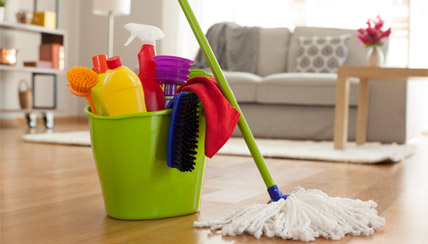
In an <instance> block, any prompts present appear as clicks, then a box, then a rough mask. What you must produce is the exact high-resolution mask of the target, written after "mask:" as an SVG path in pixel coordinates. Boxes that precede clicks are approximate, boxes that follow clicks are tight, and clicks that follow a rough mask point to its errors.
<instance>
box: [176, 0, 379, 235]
mask: <svg viewBox="0 0 428 244" xmlns="http://www.w3.org/2000/svg"><path fill="white" fill-rule="evenodd" d="M178 2H179V4H180V6H181V8H182V10H183V12H184V14H185V16H186V18H187V20H188V22H189V24H190V27H191V28H192V31H193V33H194V34H195V37H196V39H197V41H198V43H199V46H200V47H201V50H202V52H203V53H204V56H205V58H206V60H207V62H208V65H209V67H210V68H211V71H212V72H213V74H214V76H215V77H216V80H217V81H218V84H219V87H220V90H221V91H222V93H223V95H224V96H225V97H226V98H227V100H228V101H229V102H230V103H231V104H232V105H233V107H235V108H236V109H237V110H238V111H239V112H240V113H241V117H240V118H239V122H238V126H239V129H240V131H241V134H242V136H243V137H244V140H245V142H246V144H247V146H248V149H249V150H250V152H251V155H252V156H253V159H254V162H255V163H256V165H257V168H258V170H259V172H260V174H261V176H262V178H263V181H264V182H265V185H266V187H267V188H268V193H269V195H270V197H271V200H272V201H271V203H270V204H256V205H252V206H249V207H244V208H241V209H239V210H238V211H236V212H235V213H232V214H231V215H230V216H229V217H226V218H225V219H223V220H220V221H208V222H195V224H194V226H195V227H210V228H211V229H212V230H215V229H221V230H222V234H223V235H231V236H235V235H242V234H243V233H244V232H246V233H249V234H252V235H254V236H255V237H256V238H259V237H260V236H261V235H263V234H265V235H266V236H268V237H273V236H278V237H280V238H284V239H293V240H302V241H312V240H314V239H315V238H317V237H319V236H322V237H324V238H331V239H334V240H339V239H341V238H343V237H344V236H345V235H347V234H352V235H355V236H356V235H371V234H373V233H374V230H376V229H378V228H380V227H382V226H383V225H384V224H385V219H383V218H381V217H379V216H378V215H377V212H376V210H375V207H376V203H375V202H373V201H371V200H370V201H361V200H352V199H341V198H332V197H329V196H328V195H327V194H325V193H323V192H321V191H319V190H304V189H303V188H297V189H296V190H292V191H291V192H290V194H282V192H281V191H280V190H279V188H278V186H277V185H276V184H275V182H274V180H273V178H272V175H271V174H270V172H269V169H268V168H267V165H266V163H265V161H264V159H263V156H262V154H261V153H260V150H259V148H258V147H257V144H256V142H255V139H254V136H253V135H252V133H251V131H250V128H249V126H248V124H247V122H246V121H245V118H244V116H243V115H242V112H241V110H240V108H239V106H238V103H237V101H236V99H235V97H234V96H233V93H232V90H231V89H230V87H229V85H228V84H227V81H226V79H225V77H224V74H223V72H222V71H221V68H220V66H219V65H218V62H217V59H216V58H215V56H214V53H213V52H212V50H211V47H210V45H209V43H208V41H207V39H206V38H205V36H204V34H203V32H202V30H201V27H200V26H199V23H198V22H197V20H196V18H195V15H194V13H193V11H192V9H191V7H190V5H189V3H188V2H187V0H178Z"/></svg>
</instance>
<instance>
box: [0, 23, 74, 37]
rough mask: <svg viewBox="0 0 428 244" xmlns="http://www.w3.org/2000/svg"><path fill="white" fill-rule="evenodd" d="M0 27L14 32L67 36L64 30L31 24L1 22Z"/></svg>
mask: <svg viewBox="0 0 428 244" xmlns="http://www.w3.org/2000/svg"><path fill="white" fill-rule="evenodd" d="M0 27H2V28H7V29H13V30H22V31H28V32H37V33H46V34H52V35H58V36H65V34H66V32H65V31H63V30H57V29H49V28H45V27H43V26H38V25H31V24H21V23H6V22H0Z"/></svg>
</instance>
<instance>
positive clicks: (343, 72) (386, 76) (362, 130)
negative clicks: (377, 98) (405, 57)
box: [334, 66, 428, 149]
mask: <svg viewBox="0 0 428 244" xmlns="http://www.w3.org/2000/svg"><path fill="white" fill-rule="evenodd" d="M350 77H357V78H359V79H360V83H359V86H358V108H357V134H356V142H357V145H362V144H364V143H365V142H366V131H367V101H368V82H369V79H378V80H388V81H391V82H394V81H395V82H397V81H400V80H401V81H403V80H407V79H408V78H409V77H428V69H409V68H381V67H364V66H339V67H338V70H337V85H336V108H335V114H334V149H345V144H346V141H347V140H348V113H349V87H350V83H349V78H350Z"/></svg>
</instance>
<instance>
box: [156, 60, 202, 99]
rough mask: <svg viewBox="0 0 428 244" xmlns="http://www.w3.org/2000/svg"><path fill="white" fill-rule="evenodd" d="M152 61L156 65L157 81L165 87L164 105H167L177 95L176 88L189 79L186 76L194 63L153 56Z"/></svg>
mask: <svg viewBox="0 0 428 244" xmlns="http://www.w3.org/2000/svg"><path fill="white" fill-rule="evenodd" d="M153 59H154V60H155V63H156V71H157V72H156V76H157V80H158V81H159V82H161V83H163V84H164V85H165V88H164V95H165V103H166V104H168V102H169V101H170V100H171V99H172V98H173V97H174V96H175V95H176V94H177V86H180V85H184V84H186V80H187V79H188V78H189V77H188V76H187V75H188V74H190V70H189V69H190V68H191V67H192V65H193V64H194V63H195V62H194V61H192V60H189V59H185V58H180V57H175V56H167V55H159V56H154V57H153Z"/></svg>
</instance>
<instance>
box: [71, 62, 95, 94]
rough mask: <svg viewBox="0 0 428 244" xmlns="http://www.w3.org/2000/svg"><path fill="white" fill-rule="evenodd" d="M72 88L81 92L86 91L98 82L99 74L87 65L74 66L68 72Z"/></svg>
mask: <svg viewBox="0 0 428 244" xmlns="http://www.w3.org/2000/svg"><path fill="white" fill-rule="evenodd" d="M67 78H68V81H69V82H70V86H71V88H72V89H73V90H74V91H76V92H79V93H86V92H88V91H89V90H90V89H92V87H94V86H95V85H96V84H97V83H98V75H97V73H96V72H95V71H93V70H91V69H89V68H87V67H74V68H71V69H70V70H69V71H68V72H67Z"/></svg>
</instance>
